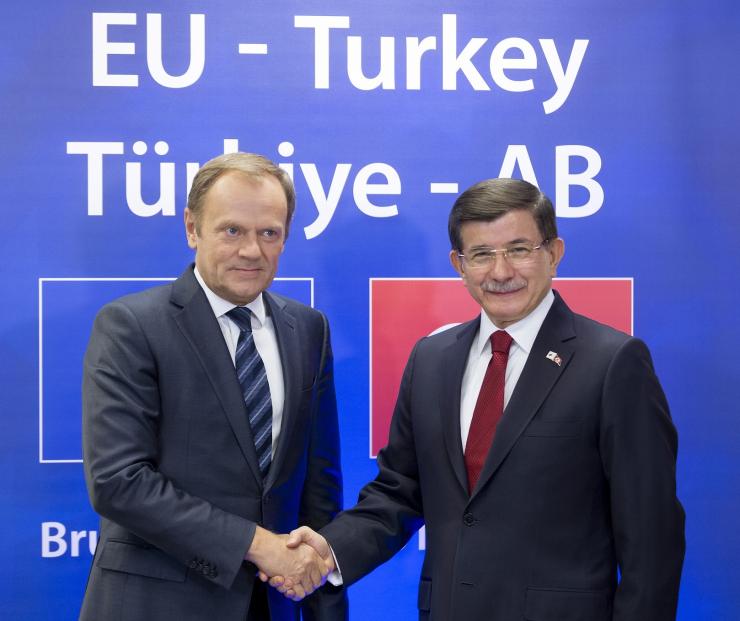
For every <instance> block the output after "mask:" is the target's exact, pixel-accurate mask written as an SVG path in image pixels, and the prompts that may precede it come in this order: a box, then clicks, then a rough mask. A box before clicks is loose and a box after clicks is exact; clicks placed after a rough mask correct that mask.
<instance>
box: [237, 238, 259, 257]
mask: <svg viewBox="0 0 740 621" xmlns="http://www.w3.org/2000/svg"><path fill="white" fill-rule="evenodd" d="M238 253H239V256H240V257H241V258H243V259H259V257H260V256H261V255H262V250H261V248H260V245H259V242H258V241H257V236H256V235H254V234H252V235H245V236H244V239H243V241H242V243H241V244H239V251H238Z"/></svg>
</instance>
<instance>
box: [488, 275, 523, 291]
mask: <svg viewBox="0 0 740 621" xmlns="http://www.w3.org/2000/svg"><path fill="white" fill-rule="evenodd" d="M526 286H527V281H526V280H524V279H523V278H511V279H509V280H505V281H504V282H500V281H497V280H486V281H484V282H483V283H482V284H481V286H480V287H481V289H483V291H485V292H487V293H511V292H512V291H519V289H524V287H526Z"/></svg>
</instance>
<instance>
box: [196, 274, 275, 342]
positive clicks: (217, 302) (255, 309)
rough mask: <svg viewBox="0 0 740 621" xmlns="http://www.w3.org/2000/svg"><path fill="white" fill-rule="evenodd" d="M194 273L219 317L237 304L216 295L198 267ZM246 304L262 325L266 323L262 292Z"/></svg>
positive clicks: (212, 308) (214, 312)
mask: <svg viewBox="0 0 740 621" xmlns="http://www.w3.org/2000/svg"><path fill="white" fill-rule="evenodd" d="M193 273H194V274H195V279H196V280H197V281H198V284H199V285H200V286H201V288H202V289H203V292H204V293H205V294H206V297H207V298H208V303H209V304H210V305H211V310H213V314H214V315H215V316H216V318H217V319H218V318H220V317H222V316H223V315H225V314H226V313H228V312H229V311H230V310H231V309H232V308H235V307H236V306H237V305H236V304H234V303H233V302H229V301H228V300H224V299H223V298H222V297H220V296H218V295H216V294H215V293H214V292H213V291H211V289H210V288H209V287H208V285H207V284H206V283H205V281H204V280H203V277H202V276H201V275H200V272H199V271H198V268H197V267H195V268H194V269H193ZM245 306H246V307H247V308H248V309H249V310H250V311H252V316H253V317H254V318H256V319H257V321H258V322H259V325H260V327H261V326H263V325H264V323H265V318H266V316H267V311H266V310H265V301H264V299H263V298H262V293H261V292H260V294H259V295H258V296H257V297H256V298H254V300H252V301H251V302H250V303H249V304H246V305H245Z"/></svg>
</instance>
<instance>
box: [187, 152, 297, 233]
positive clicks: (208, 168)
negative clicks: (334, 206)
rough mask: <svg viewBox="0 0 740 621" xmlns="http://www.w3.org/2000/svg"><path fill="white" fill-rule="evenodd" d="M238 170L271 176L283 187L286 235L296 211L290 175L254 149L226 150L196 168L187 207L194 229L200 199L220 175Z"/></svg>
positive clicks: (199, 213)
mask: <svg viewBox="0 0 740 621" xmlns="http://www.w3.org/2000/svg"><path fill="white" fill-rule="evenodd" d="M230 172H238V173H241V174H244V175H246V176H248V177H251V178H253V179H260V178H263V177H273V178H275V179H276V180H277V181H278V182H279V183H280V186H281V187H282V188H283V192H284V193H285V199H286V201H287V204H288V214H287V216H286V218H285V237H286V238H287V237H288V230H289V229H290V222H291V220H292V219H293V213H294V212H295V188H294V187H293V181H292V179H291V178H290V175H288V173H286V172H285V171H284V170H283V169H282V168H280V167H279V166H278V165H277V164H275V163H274V162H272V161H271V160H268V159H267V158H266V157H264V156H262V155H257V154H256V153H226V154H224V155H219V156H218V157H214V158H213V159H212V160H209V161H208V162H206V163H205V164H203V166H202V167H201V169H200V170H199V171H198V173H197V174H196V175H195V178H194V179H193V185H192V186H191V188H190V194H188V205H187V207H188V209H189V210H190V213H191V214H192V215H193V220H194V222H195V228H196V230H197V229H199V228H200V219H201V215H202V212H203V202H204V201H205V197H206V194H207V193H208V190H210V189H211V187H212V186H213V184H214V183H216V181H218V180H219V179H220V178H221V177H222V176H223V175H225V174H227V173H230Z"/></svg>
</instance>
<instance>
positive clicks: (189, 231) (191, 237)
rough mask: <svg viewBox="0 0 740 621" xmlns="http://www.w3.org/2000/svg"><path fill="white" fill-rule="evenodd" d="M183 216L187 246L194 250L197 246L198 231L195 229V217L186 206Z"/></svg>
mask: <svg viewBox="0 0 740 621" xmlns="http://www.w3.org/2000/svg"><path fill="white" fill-rule="evenodd" d="M183 217H184V219H185V237H186V238H187V241H188V246H190V247H191V248H192V249H193V250H196V249H197V248H198V233H197V231H196V225H195V218H194V217H193V213H192V212H191V211H190V209H188V208H187V207H186V208H185V212H184V216H183Z"/></svg>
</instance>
